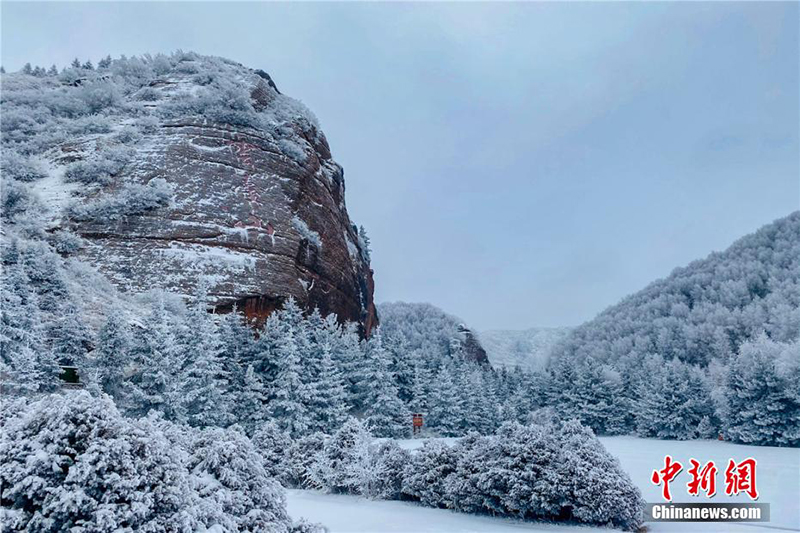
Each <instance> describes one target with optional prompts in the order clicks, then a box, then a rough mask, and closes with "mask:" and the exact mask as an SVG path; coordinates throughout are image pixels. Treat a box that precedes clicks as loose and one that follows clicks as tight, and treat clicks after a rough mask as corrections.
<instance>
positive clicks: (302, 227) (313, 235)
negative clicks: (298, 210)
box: [292, 215, 322, 248]
mask: <svg viewBox="0 0 800 533" xmlns="http://www.w3.org/2000/svg"><path fill="white" fill-rule="evenodd" d="M292 225H293V226H294V228H295V229H296V230H297V232H298V233H299V234H300V236H301V237H302V238H304V239H306V240H307V241H308V242H309V243H311V244H313V245H314V246H316V247H317V248H322V237H320V236H319V233H317V232H316V231H314V230H312V229H311V228H309V227H308V224H306V221H305V220H303V219H302V218H300V217H299V216H297V215H295V216H294V217H292Z"/></svg>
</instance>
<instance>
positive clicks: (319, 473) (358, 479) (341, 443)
mask: <svg viewBox="0 0 800 533" xmlns="http://www.w3.org/2000/svg"><path fill="white" fill-rule="evenodd" d="M371 442H372V435H370V433H369V431H368V430H367V428H366V427H365V426H364V424H363V423H362V422H361V421H359V420H358V419H356V418H350V419H348V420H347V422H345V423H344V425H342V427H341V428H339V430H338V431H337V432H336V433H334V434H333V436H331V437H330V438H329V439H326V441H325V444H324V445H323V446H322V450H320V451H318V452H317V454H316V456H315V458H314V461H313V463H312V464H311V466H310V468H309V471H308V478H309V482H310V484H311V485H312V486H314V487H317V488H320V489H324V490H326V491H329V492H335V493H354V494H360V493H361V492H362V490H363V489H364V488H365V487H367V486H368V485H369V482H370V481H371V479H370V475H371V474H372V472H371V465H370V454H369V446H370V443H371Z"/></svg>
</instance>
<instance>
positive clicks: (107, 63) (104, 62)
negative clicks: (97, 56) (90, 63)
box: [97, 55, 111, 68]
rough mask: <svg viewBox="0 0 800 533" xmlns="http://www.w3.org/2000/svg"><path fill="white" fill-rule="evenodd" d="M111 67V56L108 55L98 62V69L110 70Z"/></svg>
mask: <svg viewBox="0 0 800 533" xmlns="http://www.w3.org/2000/svg"><path fill="white" fill-rule="evenodd" d="M110 66H111V56H110V55H107V56H106V57H104V58H103V59H101V60H100V61H98V62H97V68H108V67H110Z"/></svg>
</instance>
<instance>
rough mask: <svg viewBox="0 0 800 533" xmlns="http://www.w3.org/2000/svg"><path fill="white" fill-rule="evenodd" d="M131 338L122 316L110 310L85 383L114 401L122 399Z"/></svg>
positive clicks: (131, 344)
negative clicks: (94, 386)
mask: <svg viewBox="0 0 800 533" xmlns="http://www.w3.org/2000/svg"><path fill="white" fill-rule="evenodd" d="M132 348H133V338H132V335H131V331H130V326H129V325H128V320H127V319H126V318H125V315H124V314H123V312H122V311H121V310H120V309H119V308H117V307H112V309H111V310H110V312H109V313H108V318H107V319H106V321H105V323H104V324H103V326H102V327H101V328H100V331H99V332H98V334H97V344H96V345H95V349H94V351H93V352H92V360H91V362H90V365H89V366H90V368H89V372H90V375H89V376H88V380H89V381H90V383H93V384H94V385H96V386H98V387H99V388H100V390H102V391H103V392H105V393H106V394H108V395H109V396H111V397H112V398H114V399H115V400H122V399H123V392H124V391H123V388H124V385H125V380H126V378H127V376H126V372H127V367H128V365H129V363H130V359H131V357H130V355H131V350H132Z"/></svg>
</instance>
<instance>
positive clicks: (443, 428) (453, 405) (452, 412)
mask: <svg viewBox="0 0 800 533" xmlns="http://www.w3.org/2000/svg"><path fill="white" fill-rule="evenodd" d="M428 410H429V415H428V420H429V422H430V423H429V427H430V428H431V429H432V430H434V431H435V432H437V433H439V434H440V435H442V436H445V437H457V436H460V435H462V434H463V433H464V427H463V420H464V405H463V401H462V395H461V394H460V391H459V390H458V389H457V387H456V383H455V380H454V378H453V370H452V368H451V366H450V365H445V366H443V367H442V368H441V370H440V371H439V374H438V375H437V376H436V380H435V381H434V384H433V387H432V391H431V397H430V400H429V402H428Z"/></svg>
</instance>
